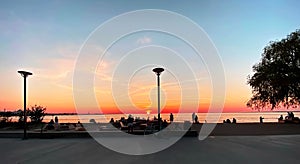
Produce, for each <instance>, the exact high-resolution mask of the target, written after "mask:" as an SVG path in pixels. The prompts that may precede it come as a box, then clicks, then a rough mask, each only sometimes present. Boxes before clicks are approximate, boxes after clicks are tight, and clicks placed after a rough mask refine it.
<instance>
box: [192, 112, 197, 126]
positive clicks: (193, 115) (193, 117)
mask: <svg viewBox="0 0 300 164" xmlns="http://www.w3.org/2000/svg"><path fill="white" fill-rule="evenodd" d="M195 116H196V114H195V112H193V114H192V122H193V123H195Z"/></svg>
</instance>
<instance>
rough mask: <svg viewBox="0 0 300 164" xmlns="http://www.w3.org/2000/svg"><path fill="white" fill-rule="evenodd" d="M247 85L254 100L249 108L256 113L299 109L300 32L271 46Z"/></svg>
mask: <svg viewBox="0 0 300 164" xmlns="http://www.w3.org/2000/svg"><path fill="white" fill-rule="evenodd" d="M253 72H254V74H253V75H252V76H250V75H249V76H248V81H247V83H248V84H249V85H250V86H251V88H252V94H253V96H252V97H251V99H250V100H249V101H248V103H247V106H248V107H251V108H255V109H264V108H271V109H274V108H277V107H285V108H289V107H293V108H295V107H298V106H299V104H300V30H296V31H295V32H292V33H291V34H290V35H288V36H287V38H284V39H282V40H280V41H276V42H270V44H269V45H267V46H266V47H265V48H264V51H263V53H262V59H261V61H260V62H259V63H258V64H255V65H254V66H253Z"/></svg>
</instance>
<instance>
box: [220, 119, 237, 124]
mask: <svg viewBox="0 0 300 164" xmlns="http://www.w3.org/2000/svg"><path fill="white" fill-rule="evenodd" d="M223 123H233V124H235V123H236V118H233V119H232V122H231V121H230V119H228V118H227V119H226V120H223Z"/></svg>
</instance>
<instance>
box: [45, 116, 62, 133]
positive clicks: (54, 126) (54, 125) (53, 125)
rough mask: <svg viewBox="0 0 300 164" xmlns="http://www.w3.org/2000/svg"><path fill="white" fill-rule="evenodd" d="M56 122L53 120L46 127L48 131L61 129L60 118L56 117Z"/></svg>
mask: <svg viewBox="0 0 300 164" xmlns="http://www.w3.org/2000/svg"><path fill="white" fill-rule="evenodd" d="M54 120H55V121H53V119H51V120H50V122H49V123H48V124H47V125H46V127H45V129H46V130H53V129H57V128H58V127H59V124H58V117H57V116H55V118H54Z"/></svg>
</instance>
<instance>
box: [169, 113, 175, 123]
mask: <svg viewBox="0 0 300 164" xmlns="http://www.w3.org/2000/svg"><path fill="white" fill-rule="evenodd" d="M173 120H174V116H173V114H172V113H171V114H170V122H173Z"/></svg>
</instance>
